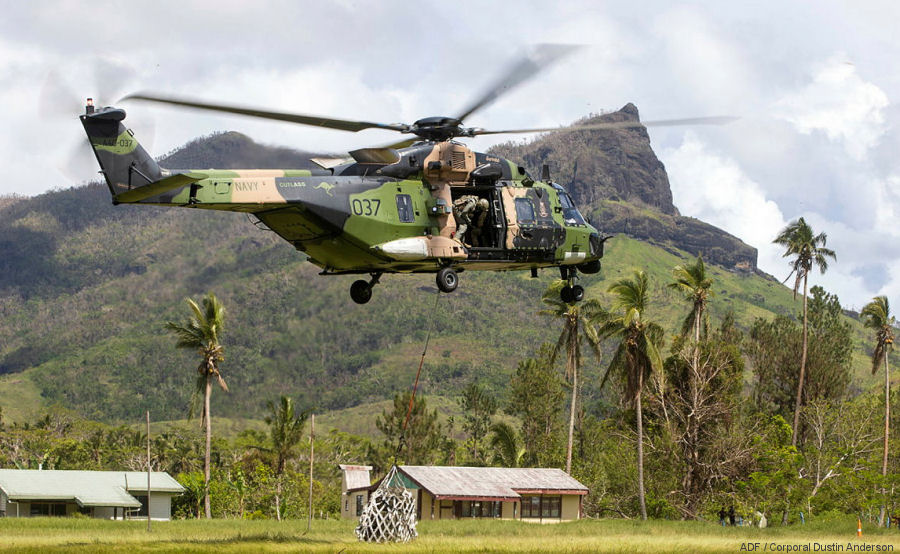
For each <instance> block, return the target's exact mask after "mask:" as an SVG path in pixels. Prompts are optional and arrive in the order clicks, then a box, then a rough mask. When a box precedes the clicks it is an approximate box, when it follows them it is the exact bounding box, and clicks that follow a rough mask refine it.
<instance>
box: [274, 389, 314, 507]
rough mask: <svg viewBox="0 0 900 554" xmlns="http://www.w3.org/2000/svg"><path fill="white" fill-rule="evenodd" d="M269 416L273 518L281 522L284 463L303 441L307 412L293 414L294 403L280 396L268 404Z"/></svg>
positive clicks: (292, 455) (293, 454)
mask: <svg viewBox="0 0 900 554" xmlns="http://www.w3.org/2000/svg"><path fill="white" fill-rule="evenodd" d="M269 411H270V412H271V415H268V416H266V424H268V425H269V436H270V438H271V439H272V448H271V450H270V452H271V453H272V454H273V456H274V461H275V467H274V468H273V469H274V470H275V517H276V518H277V519H278V521H281V486H282V483H281V478H282V475H283V474H284V466H285V463H286V462H287V461H288V460H290V459H291V458H293V457H294V456H295V455H296V452H295V449H296V447H297V445H298V444H299V443H300V441H301V440H302V439H303V426H304V425H305V424H306V420H307V419H308V418H309V413H308V412H301V413H299V414H298V413H295V411H294V402H293V400H291V399H290V398H289V397H287V396H282V397H281V400H280V401H279V403H278V406H275V405H274V404H273V403H272V402H271V401H270V402H269Z"/></svg>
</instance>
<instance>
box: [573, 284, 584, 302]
mask: <svg viewBox="0 0 900 554" xmlns="http://www.w3.org/2000/svg"><path fill="white" fill-rule="evenodd" d="M572 300H574V301H575V302H581V301H582V300H584V287H582V286H581V285H575V286H574V287H572Z"/></svg>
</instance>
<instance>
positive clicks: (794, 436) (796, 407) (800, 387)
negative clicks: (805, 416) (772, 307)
mask: <svg viewBox="0 0 900 554" xmlns="http://www.w3.org/2000/svg"><path fill="white" fill-rule="evenodd" d="M806 277H807V276H806V274H805V273H804V274H803V350H802V352H801V354H800V379H799V380H798V381H797V402H796V403H795V404H794V432H793V433H792V434H791V446H797V435H798V434H799V432H800V406H801V404H802V402H803V378H804V377H805V376H806V343H807V329H806V324H807V317H806Z"/></svg>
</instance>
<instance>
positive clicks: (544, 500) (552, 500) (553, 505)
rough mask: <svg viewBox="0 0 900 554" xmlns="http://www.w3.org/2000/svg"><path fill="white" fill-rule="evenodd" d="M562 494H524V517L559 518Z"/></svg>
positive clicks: (522, 510)
mask: <svg viewBox="0 0 900 554" xmlns="http://www.w3.org/2000/svg"><path fill="white" fill-rule="evenodd" d="M561 502H562V497H560V496H523V497H522V509H521V512H522V517H523V518H526V517H534V518H559V515H560V505H561Z"/></svg>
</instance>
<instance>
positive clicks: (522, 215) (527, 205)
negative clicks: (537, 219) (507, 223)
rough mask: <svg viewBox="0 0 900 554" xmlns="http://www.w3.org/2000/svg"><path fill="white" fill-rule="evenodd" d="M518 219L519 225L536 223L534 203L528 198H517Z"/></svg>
mask: <svg viewBox="0 0 900 554" xmlns="http://www.w3.org/2000/svg"><path fill="white" fill-rule="evenodd" d="M516 219H517V220H518V221H519V225H534V204H532V203H531V200H529V199H527V198H516Z"/></svg>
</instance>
